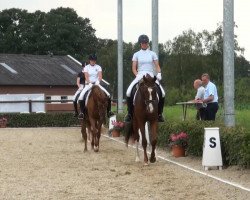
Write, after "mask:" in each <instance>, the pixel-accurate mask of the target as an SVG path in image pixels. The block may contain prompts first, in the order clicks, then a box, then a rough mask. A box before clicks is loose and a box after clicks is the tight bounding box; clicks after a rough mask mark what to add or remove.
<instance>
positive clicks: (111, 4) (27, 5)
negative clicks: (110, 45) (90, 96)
mask: <svg viewBox="0 0 250 200" xmlns="http://www.w3.org/2000/svg"><path fill="white" fill-rule="evenodd" d="M151 2H152V0H123V39H124V41H125V42H136V41H137V38H138V36H139V35H140V34H147V35H148V36H149V37H150V38H151ZM158 2H159V42H161V43H165V42H166V41H167V40H172V39H173V38H174V37H175V36H177V35H179V34H181V33H182V31H185V30H188V29H192V30H194V31H195V32H200V31H202V30H204V29H206V30H208V31H214V30H215V29H216V27H217V24H218V23H221V22H222V21H223V0H158ZM61 6H62V7H70V8H73V9H74V10H76V12H77V14H78V15H79V16H81V17H84V18H89V19H90V20H91V24H92V26H93V28H94V29H96V35H97V37H99V38H103V39H104V38H109V39H116V38H117V0H1V1H0V9H1V10H3V9H9V8H13V7H15V8H21V9H26V10H28V11H29V12H34V11H35V10H41V11H45V12H48V11H50V9H51V8H57V7H61ZM234 11H235V12H234V19H235V23H236V24H237V26H238V28H236V29H235V34H236V35H238V42H239V45H240V46H241V47H244V48H245V57H246V58H247V60H250V25H249V23H250V0H235V1H234Z"/></svg>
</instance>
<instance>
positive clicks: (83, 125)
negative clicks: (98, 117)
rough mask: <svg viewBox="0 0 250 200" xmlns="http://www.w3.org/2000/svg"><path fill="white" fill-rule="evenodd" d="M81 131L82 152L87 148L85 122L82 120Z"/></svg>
mask: <svg viewBox="0 0 250 200" xmlns="http://www.w3.org/2000/svg"><path fill="white" fill-rule="evenodd" d="M81 132H82V138H83V140H84V152H86V151H87V150H88V149H87V133H86V123H85V122H82V128H81Z"/></svg>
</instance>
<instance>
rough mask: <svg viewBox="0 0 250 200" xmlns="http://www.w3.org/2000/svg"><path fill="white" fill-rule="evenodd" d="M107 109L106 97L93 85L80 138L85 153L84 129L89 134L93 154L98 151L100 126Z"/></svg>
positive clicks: (85, 136) (85, 137) (85, 139)
mask: <svg viewBox="0 0 250 200" xmlns="http://www.w3.org/2000/svg"><path fill="white" fill-rule="evenodd" d="M107 107H108V97H107V95H106V94H105V93H104V92H103V91H102V90H101V88H100V87H99V86H97V85H94V86H93V87H92V89H91V91H90V94H89V97H88V102H87V105H86V109H85V113H84V119H83V122H82V128H81V132H82V137H83V139H84V143H85V148H84V151H87V133H86V128H87V129H88V131H89V132H90V136H91V137H90V138H91V147H92V149H94V151H95V152H98V151H99V141H100V137H101V129H102V125H103V124H104V123H105V121H106V114H107Z"/></svg>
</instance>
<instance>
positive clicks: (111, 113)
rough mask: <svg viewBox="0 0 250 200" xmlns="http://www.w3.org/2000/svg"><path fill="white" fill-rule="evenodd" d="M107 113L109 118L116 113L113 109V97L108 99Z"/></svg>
mask: <svg viewBox="0 0 250 200" xmlns="http://www.w3.org/2000/svg"><path fill="white" fill-rule="evenodd" d="M107 115H108V118H110V117H111V116H113V115H114V113H113V112H112V111H111V98H109V99H108V107H107Z"/></svg>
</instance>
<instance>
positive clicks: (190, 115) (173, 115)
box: [164, 105, 250, 132]
mask: <svg viewBox="0 0 250 200" xmlns="http://www.w3.org/2000/svg"><path fill="white" fill-rule="evenodd" d="M195 115H196V109H195V108H194V107H193V106H191V105H190V106H188V108H187V115H186V119H187V120H195ZM164 116H166V118H167V119H168V120H175V121H176V120H182V119H183V115H182V106H181V105H176V106H166V107H165V108H164ZM216 120H220V121H222V122H223V120H224V109H223V108H221V107H220V108H219V110H218V113H217V115H216ZM249 120H250V109H240V110H235V122H236V125H240V126H243V127H245V128H246V129H247V130H248V132H250V123H249Z"/></svg>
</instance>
